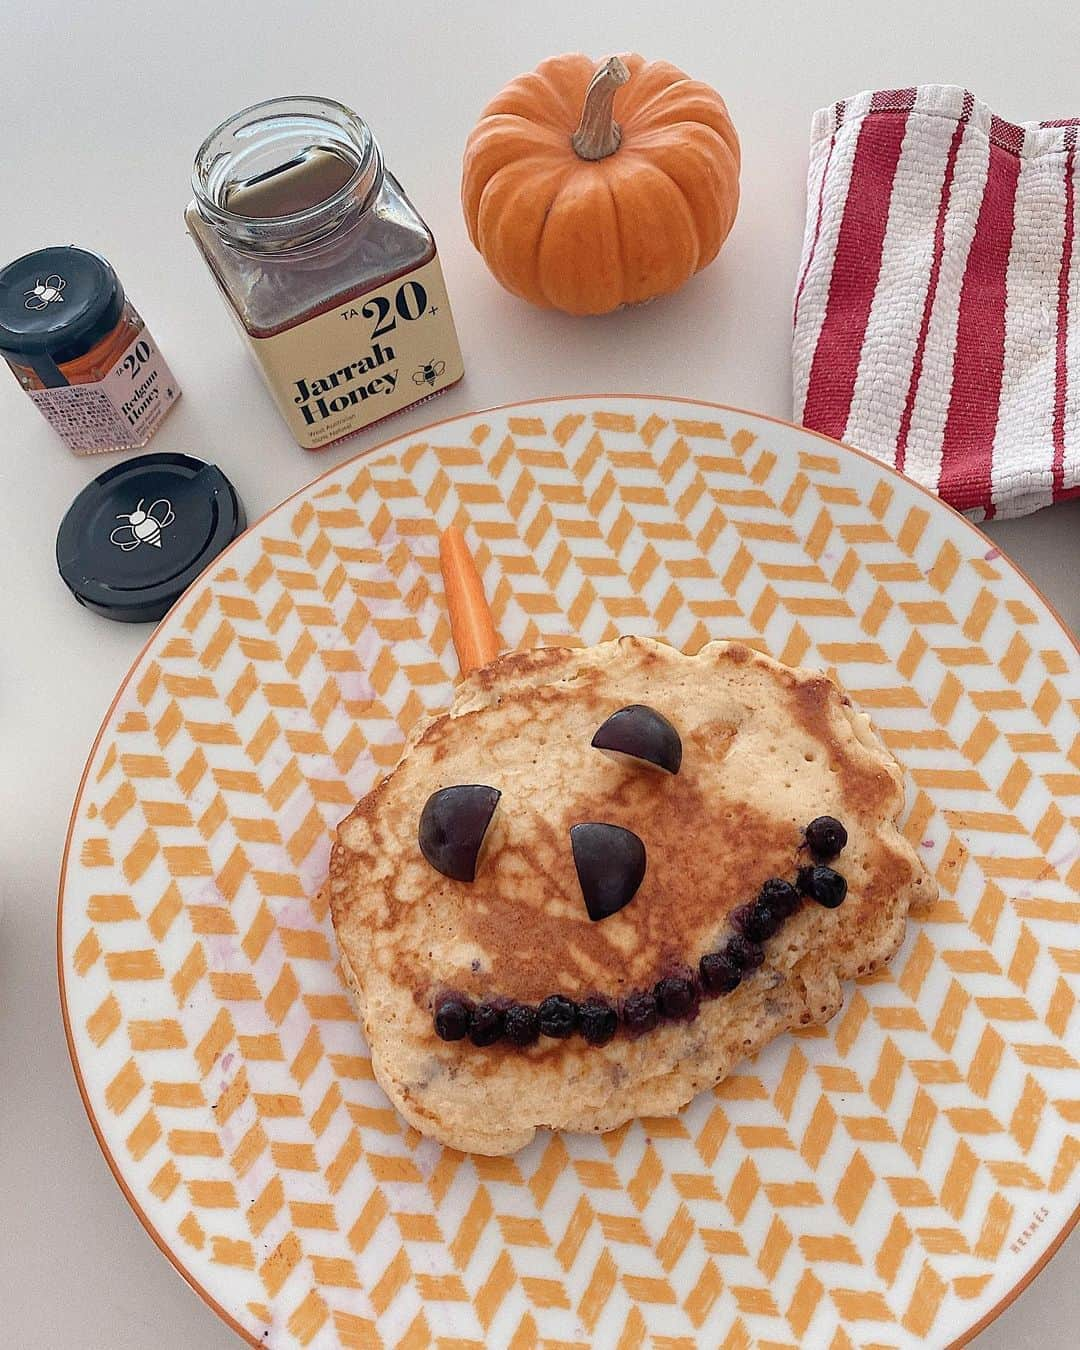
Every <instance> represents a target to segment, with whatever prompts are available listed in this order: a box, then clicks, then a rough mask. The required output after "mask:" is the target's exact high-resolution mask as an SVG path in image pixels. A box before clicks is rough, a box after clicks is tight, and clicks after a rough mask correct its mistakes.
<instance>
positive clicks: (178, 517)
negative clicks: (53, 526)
mask: <svg viewBox="0 0 1080 1350" xmlns="http://www.w3.org/2000/svg"><path fill="white" fill-rule="evenodd" d="M246 524H247V521H246V518H245V515H244V508H243V505H242V503H241V501H240V498H239V497H238V496H237V495H236V489H235V488H234V487H233V485H232V484H231V483H230V482H229V480H228V479H227V478H226V477H225V475H224V474H223V473H222V472H221V470H220V469H219V468H218V467H217V466H216V465H214V464H204V463H203V461H202V460H201V459H195V458H193V457H192V456H191V455H177V454H154V455H140V456H139V457H138V458H137V459H129V460H127V461H126V462H125V463H123V464H117V465H116V466H115V467H114V468H111V469H109V470H107V471H106V472H105V473H103V474H102V475H101V476H100V477H99V478H95V479H94V481H93V482H92V483H88V484H87V486H86V487H85V488H83V490H82V492H80V493H79V495H78V496H77V497H76V498H75V500H74V502H72V504H71V506H70V507H69V508H68V512H67V514H66V515H65V516H64V519H63V520H62V521H61V523H60V531H59V533H58V534H57V536H56V565H57V567H58V568H59V569H60V575H61V577H62V578H63V579H64V582H65V584H66V585H67V587H68V589H69V590H70V591H71V593H72V594H73V595H74V596H75V599H76V600H78V602H79V603H80V604H81V605H85V606H86V608H87V609H92V610H93V611H94V612H95V613H96V614H103V615H104V616H105V617H106V618H108V619H118V620H120V622H122V623H156V622H157V620H158V619H160V618H163V617H164V615H165V614H167V613H168V611H169V610H170V609H171V608H172V606H173V604H174V603H175V601H176V600H178V599H179V597H180V596H181V595H182V594H183V592H184V591H185V590H186V589H187V588H188V586H190V585H191V583H192V582H193V581H194V580H195V579H196V577H198V576H199V575H200V573H202V572H203V571H204V570H205V569H206V568H207V567H208V566H209V565H210V564H211V563H212V562H213V560H214V559H215V558H216V557H217V556H218V554H219V553H220V552H221V550H222V549H223V548H225V547H226V545H228V544H230V543H231V542H232V541H233V540H234V539H235V538H236V536H237V535H238V534H240V532H241V531H242V530H243V529H244V528H245V526H246Z"/></svg>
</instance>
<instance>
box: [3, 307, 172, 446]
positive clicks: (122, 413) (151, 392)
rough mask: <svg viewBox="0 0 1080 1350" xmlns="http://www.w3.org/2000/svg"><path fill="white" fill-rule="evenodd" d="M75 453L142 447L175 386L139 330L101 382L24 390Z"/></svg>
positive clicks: (146, 335)
mask: <svg viewBox="0 0 1080 1350" xmlns="http://www.w3.org/2000/svg"><path fill="white" fill-rule="evenodd" d="M26 392H27V393H28V394H29V395H30V397H31V398H32V399H33V400H34V402H35V403H36V404H37V406H38V407H39V408H40V409H41V413H42V415H43V416H44V417H45V419H46V421H47V422H48V423H49V424H50V425H51V426H52V428H53V430H54V431H56V432H58V433H59V434H60V435H61V436H62V437H63V438H64V440H65V441H66V442H67V443H68V445H69V446H70V447H71V449H72V450H74V451H76V452H77V453H78V454H83V455H88V454H93V453H95V452H97V451H99V450H130V449H133V448H135V447H136V446H140V445H145V444H146V442H147V441H148V440H149V439H150V437H151V436H152V435H153V432H154V428H155V427H156V426H157V424H158V423H159V422H160V421H161V419H162V418H163V417H164V416H165V414H166V413H167V412H168V411H169V409H170V408H171V407H172V405H173V404H174V403H175V402H176V400H177V399H178V398H179V397H180V386H179V385H178V384H177V382H176V378H175V376H174V375H173V373H172V371H171V370H170V369H169V367H168V365H167V364H166V362H165V358H164V357H163V356H162V355H161V352H160V351H159V350H158V347H157V344H156V343H155V341H154V339H153V338H152V337H151V336H150V334H149V333H148V332H147V330H146V329H145V328H144V329H143V330H142V332H141V333H139V335H138V336H137V337H136V338H135V340H134V341H133V342H132V343H131V345H130V346H129V347H127V349H126V350H125V351H124V353H123V355H122V356H121V357H120V359H119V361H117V362H116V364H115V365H114V366H113V367H112V369H111V370H110V371H109V373H108V374H107V375H106V376H105V378H104V379H101V380H93V381H91V382H89V383H87V384H69V385H60V386H59V387H58V388H54V389H28V390H27V391H26Z"/></svg>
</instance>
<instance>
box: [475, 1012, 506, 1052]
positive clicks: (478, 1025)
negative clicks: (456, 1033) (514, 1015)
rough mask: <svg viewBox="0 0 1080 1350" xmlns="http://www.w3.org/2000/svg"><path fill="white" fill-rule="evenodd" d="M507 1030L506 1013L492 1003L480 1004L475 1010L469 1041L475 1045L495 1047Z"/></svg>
mask: <svg viewBox="0 0 1080 1350" xmlns="http://www.w3.org/2000/svg"><path fill="white" fill-rule="evenodd" d="M505 1029H506V1013H505V1012H504V1011H503V1010H502V1008H496V1007H495V1006H494V1004H491V1003H479V1004H477V1006H476V1007H475V1008H474V1009H473V1015H472V1026H471V1027H470V1028H469V1040H470V1041H472V1043H473V1045H494V1044H495V1042H496V1041H497V1040H500V1039H501V1037H502V1034H503V1032H504V1030H505Z"/></svg>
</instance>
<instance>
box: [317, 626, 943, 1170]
mask: <svg viewBox="0 0 1080 1350" xmlns="http://www.w3.org/2000/svg"><path fill="white" fill-rule="evenodd" d="M902 806H903V789H902V778H901V773H900V769H899V767H898V766H897V764H896V762H895V760H894V759H893V757H892V755H891V754H890V753H889V752H888V751H887V750H886V749H885V747H884V746H883V745H882V744H881V743H880V741H879V740H878V739H877V737H876V735H875V734H874V732H873V730H872V729H871V727H870V724H869V722H868V720H867V719H866V718H865V717H864V716H863V715H861V714H859V713H857V712H855V711H854V710H853V709H852V708H851V706H850V704H849V701H848V700H847V698H846V697H845V696H844V695H843V693H842V692H841V691H840V690H839V689H838V687H837V686H836V685H835V684H834V683H833V682H832V681H831V680H830V679H828V678H827V677H826V676H825V675H822V674H820V673H819V672H815V671H810V670H800V669H791V668H789V667H787V666H783V665H781V664H780V663H778V662H776V661H773V660H770V659H769V658H767V657H764V656H761V655H759V654H758V653H756V652H753V651H751V650H750V649H748V648H747V647H745V646H742V645H741V644H737V643H723V642H718V643H713V644H711V645H709V646H707V647H705V648H703V650H702V651H701V652H699V653H698V654H697V655H696V656H693V657H687V656H683V655H681V654H680V653H679V652H677V651H675V650H674V649H672V648H670V647H666V646H663V645H661V644H659V643H656V642H652V641H649V640H647V639H643V638H623V639H621V640H620V641H618V642H610V643H605V644H603V645H602V646H599V647H593V648H588V649H581V650H571V649H562V648H547V649H538V650H536V651H532V652H526V653H520V654H515V655H510V656H506V657H503V658H501V659H500V660H498V661H495V662H494V663H492V664H491V665H490V666H487V667H485V668H483V669H482V670H479V671H476V672H475V673H474V674H473V675H472V676H470V677H469V678H467V679H466V680H465V681H464V682H463V683H462V685H461V687H460V689H459V691H458V694H457V697H456V698H455V700H454V703H453V706H452V707H451V708H450V710H449V712H447V713H445V714H443V715H441V716H438V717H435V718H434V719H432V720H430V721H428V722H427V723H425V724H424V725H423V726H421V727H418V728H417V730H416V731H415V733H414V734H413V736H412V737H411V739H410V741H409V743H408V745H407V746H406V748H405V750H404V752H403V754H402V757H401V761H400V763H399V764H398V766H397V768H395V769H394V771H393V772H392V773H391V774H389V775H388V776H387V777H386V778H384V779H383V780H382V782H381V783H379V784H378V785H377V786H376V787H375V788H374V790H373V791H372V792H370V793H369V794H368V795H367V796H366V797H365V798H364V799H363V800H362V801H361V802H360V803H359V804H358V805H357V807H356V808H355V810H354V811H353V812H352V814H351V815H349V816H348V817H347V818H346V819H345V820H344V821H343V822H342V823H341V825H340V827H339V828H338V832H337V841H336V843H335V845H334V849H333V854H332V858H331V866H330V878H329V882H328V885H329V896H330V906H331V913H332V916H333V922H334V927H335V929H336V932H337V936H338V941H339V944H340V948H341V956H342V968H343V971H344V973H345V976H346V979H347V980H348V982H349V985H350V987H351V989H352V990H353V993H354V995H355V997H356V1003H357V1007H358V1009H359V1012H360V1016H361V1019H362V1021H363V1025H364V1031H365V1034H366V1036H367V1039H368V1043H369V1045H370V1047H371V1053H372V1064H373V1067H374V1071H375V1075H376V1077H377V1078H378V1080H379V1082H380V1083H381V1084H382V1086H383V1088H384V1089H385V1091H386V1092H387V1094H388V1095H389V1096H390V1098H391V1100H392V1101H393V1103H394V1105H395V1106H396V1107H397V1108H398V1110H400V1112H401V1113H402V1115H403V1116H404V1117H405V1118H406V1119H407V1120H408V1121H409V1122H410V1123H412V1124H413V1125H415V1126H416V1127H417V1129H419V1130H421V1131H422V1132H423V1133H424V1134H428V1135H431V1136H433V1137H434V1138H436V1139H439V1140H441V1141H442V1142H444V1143H447V1144H450V1145H452V1146H454V1147H456V1148H460V1149H464V1150H472V1151H476V1152H480V1153H491V1154H499V1153H509V1152H512V1151H514V1150H516V1149H518V1148H520V1147H521V1146H522V1145H524V1144H526V1143H528V1141H529V1140H530V1139H531V1137H532V1135H533V1133H534V1131H535V1130H536V1129H537V1128H538V1127H544V1126H547V1127H551V1128H555V1129H566V1130H608V1129H612V1128H614V1127H615V1126H617V1125H619V1124H621V1123H622V1122H623V1121H625V1120H627V1119H629V1118H630V1117H633V1116H636V1115H662V1114H668V1113H671V1112H674V1111H676V1110H678V1108H679V1107H680V1106H682V1105H683V1104H684V1103H685V1102H687V1101H688V1100H689V1099H690V1098H691V1097H692V1096H693V1095H694V1094H695V1093H696V1092H698V1091H700V1090H701V1089H702V1088H706V1087H711V1086H712V1085H713V1084H714V1083H716V1082H717V1080H718V1079H720V1078H722V1077H723V1076H724V1074H725V1073H727V1072H728V1070H729V1069H730V1068H731V1067H732V1065H733V1064H734V1063H735V1062H737V1061H738V1060H740V1059H742V1058H743V1057H744V1056H746V1055H747V1054H750V1053H752V1052H753V1051H754V1050H756V1049H758V1048H759V1047H760V1046H762V1045H763V1044H765V1043H766V1042H767V1041H769V1040H771V1039H772V1038H773V1037H774V1036H776V1035H778V1034H780V1033H781V1032H783V1031H786V1030H788V1029H790V1028H792V1027H796V1026H799V1025H806V1024H808V1023H810V1022H820V1021H824V1020H826V1019H827V1018H829V1017H831V1016H832V1015H833V1014H834V1013H835V1012H836V1011H837V1009H838V1008H839V1007H840V1005H841V1002H842V993H841V989H840V981H842V980H845V979H851V978H852V977H854V976H856V975H858V974H862V973H864V972H866V971H869V970H872V969H874V968H875V967H876V966H879V965H880V964H881V963H882V962H884V961H886V960H887V959H888V958H889V957H890V956H891V955H892V954H893V952H894V951H895V950H896V948H897V947H898V946H899V945H900V942H901V941H902V939H903V935H904V925H905V920H906V918H907V914H908V911H909V909H911V908H912V907H913V906H919V905H925V904H929V903H930V902H932V900H933V899H934V897H935V894H936V889H935V886H934V883H933V881H932V879H931V878H930V876H929V875H928V874H927V872H926V870H925V868H924V866H923V864H922V862H921V861H920V859H919V858H918V857H917V855H916V853H915V851H914V850H913V849H912V848H911V846H910V845H909V844H908V842H907V841H906V840H905V839H904V837H903V836H902V835H901V833H900V832H899V830H898V829H897V826H896V819H897V817H898V815H899V813H900V811H901V809H902ZM470 878H471V879H470Z"/></svg>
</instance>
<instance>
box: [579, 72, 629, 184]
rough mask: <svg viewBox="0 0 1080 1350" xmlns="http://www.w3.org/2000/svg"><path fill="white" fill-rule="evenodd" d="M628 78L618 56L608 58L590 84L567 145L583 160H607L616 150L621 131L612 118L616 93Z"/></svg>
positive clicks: (627, 73)
mask: <svg viewBox="0 0 1080 1350" xmlns="http://www.w3.org/2000/svg"><path fill="white" fill-rule="evenodd" d="M629 78H630V72H629V71H628V70H627V69H626V67H625V66H624V65H623V63H622V62H621V61H620V60H619V58H618V57H617V56H609V57H608V59H607V60H606V61H605V62H604V64H603V65H602V66H601V67H600V69H599V70H598V71H597V72H596V74H595V75H594V76H593V77H592V79H591V80H590V81H589V87H588V89H587V90H586V91H585V106H584V107H583V108H582V110H581V121H580V122H579V123H578V128H577V131H575V132H574V134H573V136H571V137H570V144H571V145H572V146H573V147H574V151H575V153H576V154H577V155H579V156H580V157H581V158H582V159H606V158H607V156H608V155H613V154H614V153H615V151H616V150H618V148H619V142H620V141H621V140H622V128H621V127H620V126H619V124H618V122H616V121H615V118H614V117H613V116H612V111H611V110H612V106H613V105H614V103H615V91H616V89H618V88H619V86H620V85H623V84H625V83H626V81H627V80H628V79H629Z"/></svg>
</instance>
